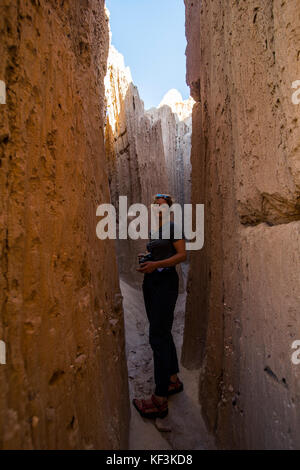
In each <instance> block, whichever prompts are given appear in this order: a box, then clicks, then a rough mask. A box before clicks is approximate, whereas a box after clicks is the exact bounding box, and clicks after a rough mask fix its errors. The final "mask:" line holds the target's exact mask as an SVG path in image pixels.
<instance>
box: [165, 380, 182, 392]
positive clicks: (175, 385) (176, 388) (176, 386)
mask: <svg viewBox="0 0 300 470" xmlns="http://www.w3.org/2000/svg"><path fill="white" fill-rule="evenodd" d="M182 391H183V383H182V382H181V381H180V380H179V378H178V377H176V381H173V380H172V377H171V378H170V384H169V388H168V396H169V395H175V393H179V392H182Z"/></svg>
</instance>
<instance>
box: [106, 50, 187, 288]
mask: <svg viewBox="0 0 300 470" xmlns="http://www.w3.org/2000/svg"><path fill="white" fill-rule="evenodd" d="M105 84H106V97H107V118H106V128H105V129H106V130H105V141H106V156H107V167H108V169H109V170H108V171H109V175H108V177H109V181H110V190H111V198H112V201H114V204H115V206H116V207H117V208H118V201H119V196H120V195H121V196H127V198H128V207H129V206H130V205H131V204H134V203H143V204H146V205H147V206H148V207H149V206H150V204H151V203H152V196H153V195H154V194H155V193H157V192H166V193H172V194H173V195H174V196H175V199H176V202H179V203H183V202H184V201H183V200H184V195H185V197H189V187H190V184H189V178H190V171H189V170H190V138H191V117H190V113H191V109H192V105H193V100H192V99H190V100H188V101H187V102H182V103H181V102H177V103H176V101H175V103H173V101H172V100H171V101H170V99H168V97H167V99H166V101H165V102H163V103H162V106H161V107H159V108H158V109H155V108H152V109H151V110H149V111H145V109H144V103H143V101H142V100H141V98H140V96H139V93H138V89H137V87H136V86H135V85H134V84H133V82H132V77H131V73H130V69H129V68H128V67H125V64H124V58H123V56H122V55H121V54H120V53H119V52H118V51H117V50H116V49H115V48H114V47H113V46H111V47H110V53H109V59H108V71H107V75H106V79H105ZM177 94H178V92H177ZM171 98H172V97H171ZM167 103H169V105H168V104H167ZM176 105H177V107H178V115H177V114H175V112H176V113H177V109H176ZM171 106H174V108H173V109H174V112H173V111H172V108H171ZM129 222H130V220H129ZM149 230H150V226H149ZM146 243H147V241H146V240H130V239H128V240H117V249H118V260H119V271H120V273H121V274H122V276H124V278H125V279H126V280H127V282H130V283H134V284H135V283H137V284H140V282H141V280H142V278H143V276H142V275H141V273H138V272H137V271H136V266H137V254H138V253H139V252H144V251H145V249H146ZM178 269H179V270H180V268H178Z"/></svg>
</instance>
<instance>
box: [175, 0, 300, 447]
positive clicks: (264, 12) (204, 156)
mask: <svg viewBox="0 0 300 470" xmlns="http://www.w3.org/2000/svg"><path fill="white" fill-rule="evenodd" d="M185 4H186V33H187V40H188V46H187V81H188V84H189V85H190V88H191V94H192V96H193V98H194V99H195V100H196V102H197V103H196V104H195V106H194V108H193V136H192V156H191V160H192V202H193V203H204V204H205V211H206V219H205V220H206V222H205V246H204V248H203V249H202V250H201V251H199V252H194V253H192V254H191V268H190V278H189V283H188V300H187V316H186V325H185V334H184V344H183V353H182V361H183V364H184V365H185V366H186V367H189V368H193V367H199V366H201V374H200V383H199V398H200V401H201V405H202V410H203V414H204V417H205V419H206V422H207V424H208V426H209V429H210V430H211V431H212V432H214V433H215V435H216V436H217V439H218V442H219V445H220V446H221V447H225V448H248V449H254V448H263V449H271V448H273V449H274V448H275V449H288V448H299V446H300V437H299V436H300V432H299V431H300V426H299V410H300V399H299V393H298V390H299V380H300V367H299V366H298V367H297V366H295V365H293V364H292V362H291V354H292V349H291V344H292V342H293V340H295V339H299V337H300V318H299V311H300V299H299V290H300V289H299V288H300V285H299V271H300V265H299V259H300V258H299V256H298V253H299V248H300V237H299V234H300V221H299V220H300V205H299V201H300V200H299V196H300V158H299V137H300V132H299V123H298V120H299V109H300V108H299V106H296V105H294V104H293V103H292V100H291V96H292V93H293V89H292V88H291V86H292V82H293V81H294V80H297V79H299V77H300V61H299V50H300V36H299V26H300V9H299V2H298V1H297V0H291V1H290V2H282V1H279V0H274V1H272V2H271V1H269V0H263V1H261V2H256V1H254V0H249V1H247V2H240V1H229V2H223V1H221V0H217V1H212V0H203V1H201V2H200V0H185Z"/></svg>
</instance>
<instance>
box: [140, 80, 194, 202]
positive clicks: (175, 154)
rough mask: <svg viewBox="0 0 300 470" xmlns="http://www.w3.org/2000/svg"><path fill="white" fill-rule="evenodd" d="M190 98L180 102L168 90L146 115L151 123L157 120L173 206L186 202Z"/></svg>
mask: <svg viewBox="0 0 300 470" xmlns="http://www.w3.org/2000/svg"><path fill="white" fill-rule="evenodd" d="M194 103H195V101H194V100H193V98H189V99H188V100H185V101H184V100H183V99H182V96H181V94H180V93H179V91H177V90H175V89H172V90H170V91H169V92H168V93H167V94H166V95H165V96H164V98H163V100H162V102H161V103H160V104H159V106H158V107H157V108H151V109H150V110H149V111H147V115H148V116H150V117H151V120H152V122H153V123H154V122H155V121H156V120H160V122H161V126H162V135H163V144H164V155H165V162H166V167H167V175H168V185H169V188H170V190H169V191H170V193H171V194H174V195H176V202H178V203H180V204H185V203H186V204H187V203H189V202H190V176H191V164H190V155H191V136H192V110H193V106H194Z"/></svg>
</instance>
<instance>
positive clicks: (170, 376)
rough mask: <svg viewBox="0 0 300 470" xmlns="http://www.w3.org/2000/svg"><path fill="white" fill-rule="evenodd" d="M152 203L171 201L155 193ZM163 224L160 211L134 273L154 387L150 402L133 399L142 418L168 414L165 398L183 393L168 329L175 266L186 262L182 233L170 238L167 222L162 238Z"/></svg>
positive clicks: (174, 295) (174, 293)
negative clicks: (138, 276)
mask: <svg viewBox="0 0 300 470" xmlns="http://www.w3.org/2000/svg"><path fill="white" fill-rule="evenodd" d="M153 204H159V205H162V204H168V206H169V207H171V206H172V204H173V201H172V198H171V196H170V195H168V194H156V196H155V197H154V200H153ZM165 207H166V208H167V209H168V207H167V206H165ZM163 222H164V220H163V216H162V214H161V212H160V213H159V229H158V232H159V238H158V239H151V231H150V232H149V234H150V241H149V243H148V244H147V250H148V251H149V252H150V253H151V261H147V262H145V263H142V264H141V265H140V268H137V271H139V272H141V273H144V280H143V295H144V301H145V307H146V312H147V317H148V320H149V342H150V345H151V348H152V350H153V359H154V379H155V385H156V387H155V392H154V394H152V396H151V398H150V399H148V400H138V399H136V398H134V399H133V404H134V406H135V408H136V409H137V410H138V412H139V413H140V414H141V416H143V417H144V418H158V417H159V418H163V417H165V416H166V415H167V414H168V395H172V394H174V393H178V392H181V391H182V390H183V384H182V382H181V381H180V380H179V378H178V377H177V373H178V372H179V367H178V360H177V353H176V348H175V345H174V341H173V337H172V333H171V329H172V324H173V318H174V309H175V304H176V301H177V297H178V285H179V277H178V274H177V271H176V268H175V265H176V264H178V263H181V262H182V261H185V260H186V249H185V240H184V235H183V233H181V236H180V237H176V238H175V237H174V235H175V234H174V230H175V229H174V222H173V221H169V224H170V236H169V237H168V239H166V238H165V236H166V235H165V236H164V238H162V233H163V232H164V230H165V228H166V226H167V222H165V223H163ZM152 235H153V234H152Z"/></svg>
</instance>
